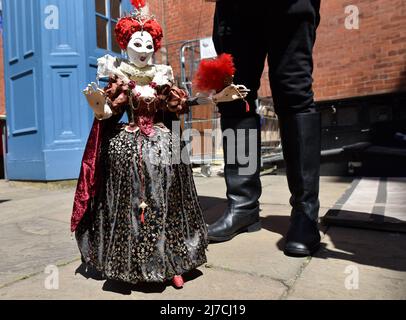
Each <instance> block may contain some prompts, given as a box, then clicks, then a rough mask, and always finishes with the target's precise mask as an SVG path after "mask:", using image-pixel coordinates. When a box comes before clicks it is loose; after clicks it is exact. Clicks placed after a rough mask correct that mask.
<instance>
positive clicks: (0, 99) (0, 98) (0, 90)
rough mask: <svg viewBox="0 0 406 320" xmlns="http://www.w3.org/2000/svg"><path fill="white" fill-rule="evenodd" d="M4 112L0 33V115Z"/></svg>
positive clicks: (0, 38)
mask: <svg viewBox="0 0 406 320" xmlns="http://www.w3.org/2000/svg"><path fill="white" fill-rule="evenodd" d="M4 114H6V107H5V94H4V64H3V38H2V37H1V34H0V115H4Z"/></svg>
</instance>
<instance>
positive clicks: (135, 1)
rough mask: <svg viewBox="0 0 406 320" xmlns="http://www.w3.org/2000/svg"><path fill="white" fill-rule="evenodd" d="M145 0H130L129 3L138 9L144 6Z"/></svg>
mask: <svg viewBox="0 0 406 320" xmlns="http://www.w3.org/2000/svg"><path fill="white" fill-rule="evenodd" d="M145 2H146V1H145V0H131V4H132V5H133V6H134V8H135V9H137V10H140V9H141V8H144V7H145Z"/></svg>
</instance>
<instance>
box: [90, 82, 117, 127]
mask: <svg viewBox="0 0 406 320" xmlns="http://www.w3.org/2000/svg"><path fill="white" fill-rule="evenodd" d="M83 94H84V95H85V96H86V99H87V102H88V103H89V106H90V107H91V108H92V110H93V112H94V115H95V117H96V118H97V119H98V120H104V119H108V118H110V117H111V116H112V115H113V112H112V111H111V108H110V106H109V105H108V104H107V101H106V97H105V94H104V91H103V90H102V89H100V88H99V86H98V85H97V84H96V83H95V82H92V83H91V84H89V85H88V86H87V87H86V89H85V90H83Z"/></svg>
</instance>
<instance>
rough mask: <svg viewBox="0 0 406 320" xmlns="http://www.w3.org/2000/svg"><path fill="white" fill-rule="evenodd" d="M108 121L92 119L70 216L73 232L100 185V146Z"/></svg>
mask: <svg viewBox="0 0 406 320" xmlns="http://www.w3.org/2000/svg"><path fill="white" fill-rule="evenodd" d="M107 122H108V121H105V120H103V121H99V120H97V119H94V122H93V126H92V129H91V131H90V134H89V138H88V140H87V143H86V148H85V152H84V154H83V159H82V165H81V169H80V175H79V180H78V184H77V187H76V193H75V200H74V203H73V211H72V217H71V231H72V232H74V231H75V230H76V227H77V226H78V225H79V222H80V221H81V220H82V218H83V216H84V215H85V213H86V212H87V210H88V208H89V203H90V200H91V199H92V198H93V197H94V196H95V195H96V194H97V191H98V187H99V185H100V180H101V173H100V164H99V162H100V159H99V158H100V157H99V154H100V146H101V142H102V137H103V133H104V131H105V130H106V127H107Z"/></svg>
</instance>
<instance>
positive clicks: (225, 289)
mask: <svg viewBox="0 0 406 320" xmlns="http://www.w3.org/2000/svg"><path fill="white" fill-rule="evenodd" d="M83 269H84V268H83V266H80V263H79V262H74V263H71V264H69V265H67V266H63V267H59V268H58V273H59V289H57V290H48V289H46V287H45V282H46V278H47V277H48V276H49V274H45V273H40V274H37V275H35V276H33V277H31V278H29V279H26V280H24V281H20V282H18V283H15V284H13V285H11V286H9V287H5V288H2V289H0V299H23V300H24V299H35V300H36V299H46V300H59V299H72V298H74V299H90V300H93V299H97V300H103V299H133V300H149V299H154V300H169V299H175V300H176V299H181V300H189V299H198V300H199V299H214V300H222V299H242V300H244V299H278V298H279V297H280V296H282V295H283V293H284V292H285V290H286V287H285V286H284V285H283V284H282V283H280V282H278V281H274V280H272V279H269V278H267V277H258V276H253V275H249V274H246V273H242V272H230V271H225V270H218V269H213V268H205V267H201V268H199V269H198V270H196V271H195V272H194V273H193V274H189V275H188V276H187V277H185V278H186V279H187V280H189V281H187V282H186V283H185V286H184V288H183V289H182V290H177V289H175V288H173V287H172V286H171V285H170V284H137V285H129V284H125V283H120V282H115V281H110V280H108V281H106V280H100V279H93V278H91V277H90V278H88V279H87V278H86V276H89V275H88V274H86V273H85V272H84V270H83ZM78 271H79V272H78ZM77 272H78V273H77ZM88 272H89V270H88ZM75 273H76V274H75ZM82 273H83V274H82ZM89 274H90V272H89ZM92 276H93V277H95V275H94V274H93V275H92Z"/></svg>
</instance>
